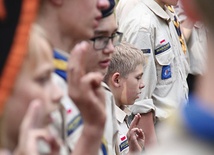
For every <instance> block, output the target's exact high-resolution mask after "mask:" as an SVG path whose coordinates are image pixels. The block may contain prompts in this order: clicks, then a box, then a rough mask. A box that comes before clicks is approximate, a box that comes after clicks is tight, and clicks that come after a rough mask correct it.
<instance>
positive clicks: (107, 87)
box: [101, 82, 111, 92]
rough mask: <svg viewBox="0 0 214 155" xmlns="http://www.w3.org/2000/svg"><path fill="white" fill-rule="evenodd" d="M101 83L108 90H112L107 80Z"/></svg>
mask: <svg viewBox="0 0 214 155" xmlns="http://www.w3.org/2000/svg"><path fill="white" fill-rule="evenodd" d="M101 85H102V86H103V87H104V88H105V89H106V90H108V91H110V92H111V90H110V88H109V86H108V85H107V84H106V83H105V82H101Z"/></svg>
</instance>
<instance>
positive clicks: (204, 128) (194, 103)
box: [182, 95, 214, 144]
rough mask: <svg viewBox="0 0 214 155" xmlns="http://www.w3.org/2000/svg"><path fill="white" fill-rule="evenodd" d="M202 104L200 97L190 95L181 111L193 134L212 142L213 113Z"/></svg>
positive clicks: (213, 139)
mask: <svg viewBox="0 0 214 155" xmlns="http://www.w3.org/2000/svg"><path fill="white" fill-rule="evenodd" d="M202 105H203V101H201V100H200V98H198V97H197V96H195V95H191V96H190V97H189V102H188V104H187V105H186V106H185V107H184V108H183V111H182V112H183V113H182V114H183V118H184V122H185V125H186V127H187V128H188V129H189V130H190V131H191V132H192V133H193V134H194V135H195V136H197V137H199V138H201V139H204V140H207V141H209V142H211V143H212V144H214V123H213V122H214V115H213V113H212V112H211V111H209V110H208V109H205V108H204V107H202Z"/></svg>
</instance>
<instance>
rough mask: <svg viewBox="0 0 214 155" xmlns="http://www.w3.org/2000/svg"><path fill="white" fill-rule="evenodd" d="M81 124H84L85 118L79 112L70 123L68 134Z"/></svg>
mask: <svg viewBox="0 0 214 155" xmlns="http://www.w3.org/2000/svg"><path fill="white" fill-rule="evenodd" d="M81 124H83V120H82V117H81V115H80V114H79V115H77V116H76V117H74V119H72V120H71V121H70V122H69V123H68V126H67V135H68V136H69V135H70V134H72V133H73V132H74V131H75V130H76V129H77V128H78V127H79V126H80V125H81Z"/></svg>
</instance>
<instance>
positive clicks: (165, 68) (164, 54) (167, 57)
mask: <svg viewBox="0 0 214 155" xmlns="http://www.w3.org/2000/svg"><path fill="white" fill-rule="evenodd" d="M165 46H168V47H167V48H165V49H167V50H163V51H160V50H159V51H157V50H155V59H156V69H157V83H158V84H159V85H166V84H171V83H172V82H173V81H174V64H173V60H174V57H175V56H174V54H173V51H172V48H171V46H170V44H169V43H168V44H166V45H165Z"/></svg>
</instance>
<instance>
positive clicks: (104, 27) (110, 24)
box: [95, 14, 117, 35]
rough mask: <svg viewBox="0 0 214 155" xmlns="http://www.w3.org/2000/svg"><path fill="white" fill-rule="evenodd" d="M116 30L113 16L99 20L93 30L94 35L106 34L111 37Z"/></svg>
mask: <svg viewBox="0 0 214 155" xmlns="http://www.w3.org/2000/svg"><path fill="white" fill-rule="evenodd" d="M116 30H117V24H116V20H115V16H114V14H112V15H110V16H108V17H106V18H103V19H101V20H100V23H99V26H98V27H97V28H96V29H95V34H99V33H108V35H111V34H112V33H113V32H115V31H116Z"/></svg>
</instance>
